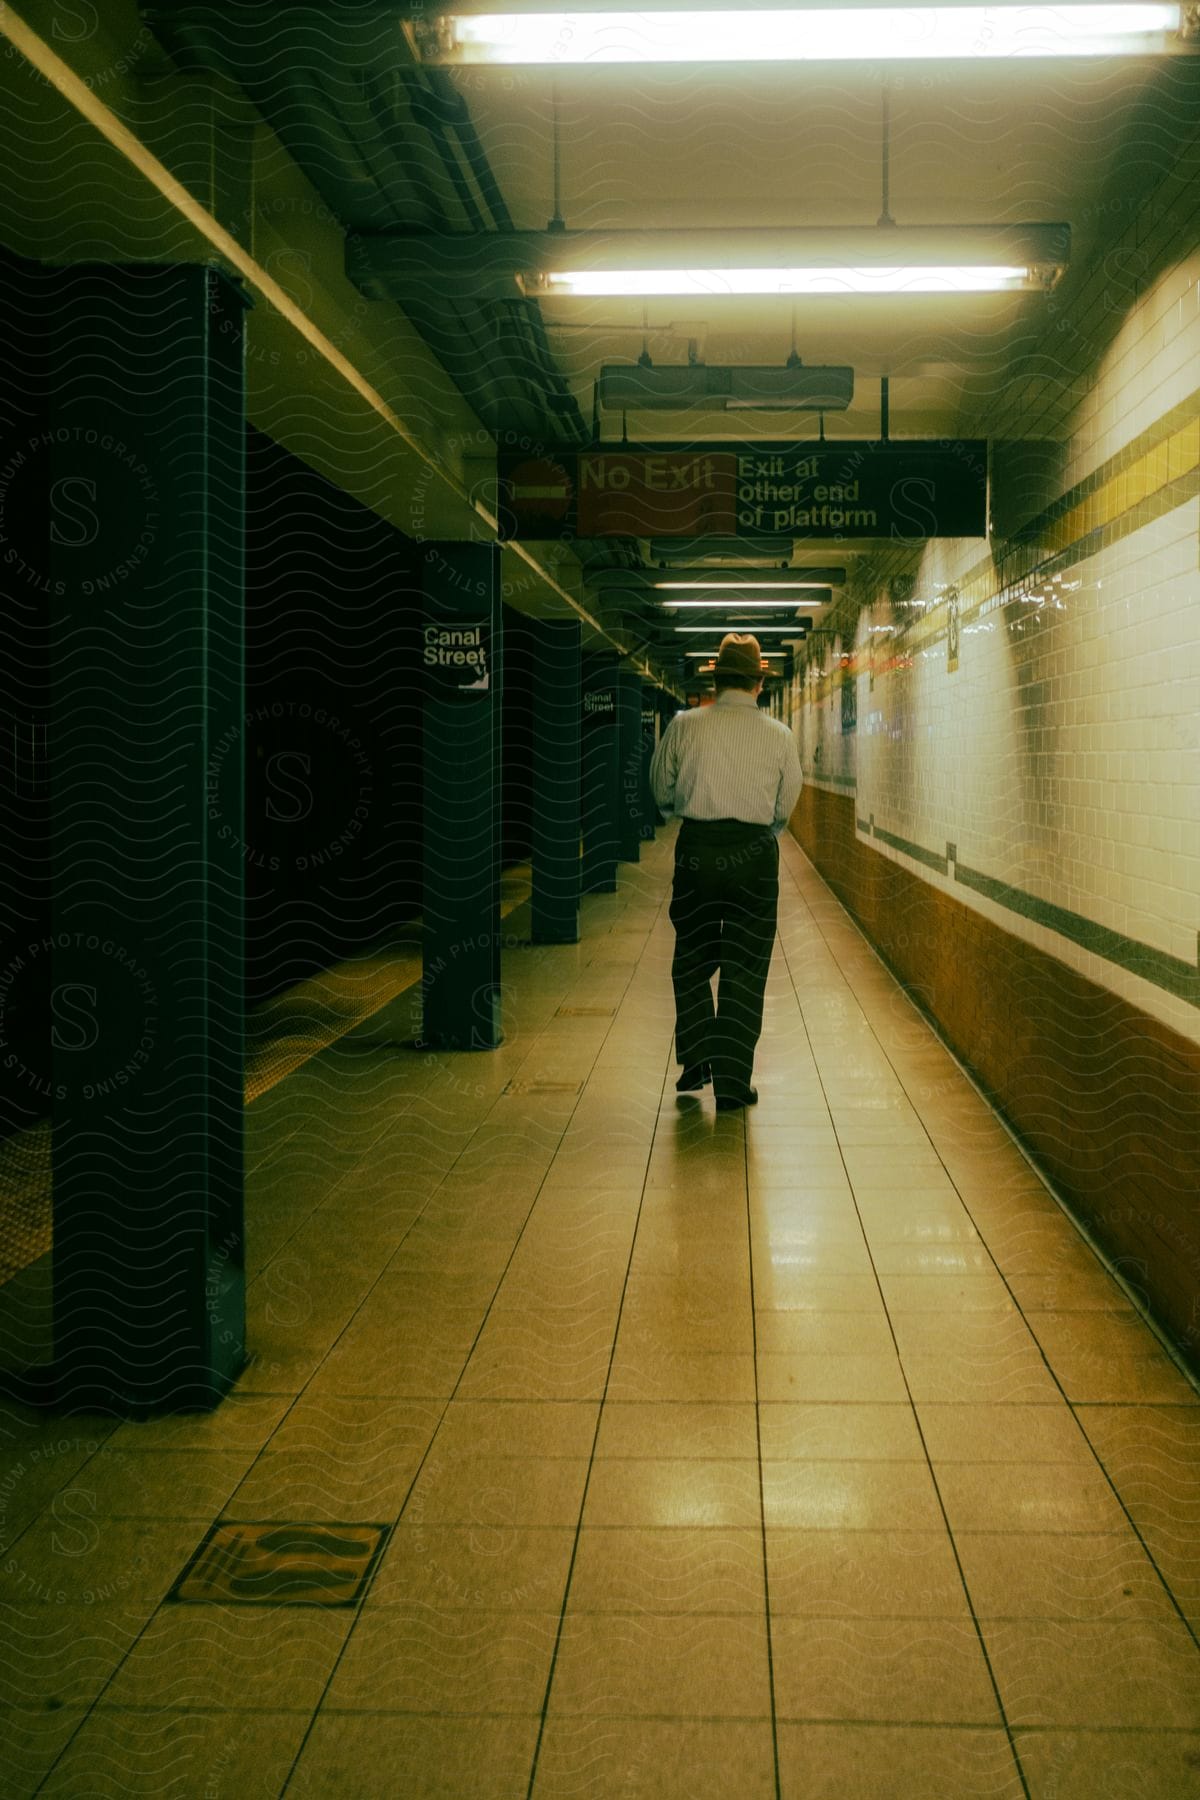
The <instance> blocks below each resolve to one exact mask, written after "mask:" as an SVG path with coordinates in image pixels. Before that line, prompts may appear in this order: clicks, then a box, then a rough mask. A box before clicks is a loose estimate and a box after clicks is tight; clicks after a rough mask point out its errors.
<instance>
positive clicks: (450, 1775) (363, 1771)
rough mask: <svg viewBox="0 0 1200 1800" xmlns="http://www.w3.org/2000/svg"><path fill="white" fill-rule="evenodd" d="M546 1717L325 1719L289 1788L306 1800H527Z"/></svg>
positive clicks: (322, 1715) (325, 1716) (357, 1716)
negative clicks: (542, 1720)
mask: <svg viewBox="0 0 1200 1800" xmlns="http://www.w3.org/2000/svg"><path fill="white" fill-rule="evenodd" d="M539 1722H540V1721H539V1719H538V1716H537V1714H536V1713H535V1714H532V1715H528V1716H525V1717H519V1716H518V1717H510V1718H466V1717H462V1716H456V1717H453V1718H442V1719H439V1718H431V1717H428V1716H422V1715H420V1714H405V1713H395V1712H392V1713H377V1714H370V1713H350V1714H348V1713H338V1712H330V1711H327V1710H324V1711H322V1712H320V1713H319V1714H318V1715H317V1719H316V1723H315V1724H314V1726H313V1730H312V1735H311V1737H310V1738H309V1739H308V1742H307V1743H306V1744H305V1746H304V1753H303V1755H302V1756H301V1758H300V1761H299V1764H298V1765H297V1768H296V1773H295V1775H294V1777H293V1779H292V1781H291V1783H290V1784H289V1787H288V1793H289V1795H295V1796H297V1797H298V1800H329V1796H330V1795H335V1794H336V1795H337V1797H338V1800H379V1797H380V1795H388V1796H395V1797H396V1800H399V1797H400V1796H403V1800H465V1797H466V1796H468V1795H469V1796H470V1800H524V1797H525V1795H526V1793H527V1791H528V1788H529V1772H530V1769H531V1768H532V1766H533V1755H534V1746H535V1745H536V1743H537V1736H538V1726H539Z"/></svg>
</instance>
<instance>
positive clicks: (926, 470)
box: [497, 438, 987, 543]
mask: <svg viewBox="0 0 1200 1800" xmlns="http://www.w3.org/2000/svg"><path fill="white" fill-rule="evenodd" d="M497 472H498V475H499V486H500V537H501V538H502V539H512V538H593V537H657V538H669V537H705V536H722V537H725V536H734V537H749V538H754V537H759V536H763V535H773V536H778V535H782V536H787V537H792V538H802V539H820V540H824V541H837V540H839V539H842V538H862V537H868V538H871V537H877V538H888V539H891V540H894V541H899V542H910V543H911V542H919V541H921V540H922V539H925V538H931V537H982V536H984V534H985V532H986V529H987V444H986V442H984V441H982V440H976V439H952V438H934V439H930V440H927V441H926V440H920V441H915V440H912V439H909V440H905V439H899V440H892V441H887V442H882V443H879V442H870V441H866V440H863V441H859V440H851V439H843V440H842V441H841V442H837V441H833V442H825V443H803V444H797V443H790V444H734V445H729V444H721V445H719V446H708V447H705V446H703V445H701V446H696V445H694V444H692V445H688V444H639V445H630V444H622V445H620V446H619V447H615V448H613V449H597V450H564V451H562V452H561V453H560V452H544V453H541V454H539V455H537V456H532V455H529V454H528V453H525V454H522V453H502V454H501V455H500V457H499V459H498V463H497Z"/></svg>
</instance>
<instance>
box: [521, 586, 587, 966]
mask: <svg viewBox="0 0 1200 1800" xmlns="http://www.w3.org/2000/svg"><path fill="white" fill-rule="evenodd" d="M533 629H534V656H535V664H534V673H533V931H532V936H533V941H534V943H535V944H577V943H578V942H579V890H580V864H579V817H580V737H581V731H580V676H581V665H580V652H579V622H578V620H576V619H547V620H545V621H543V622H542V623H540V624H538V625H535V626H534V628H533Z"/></svg>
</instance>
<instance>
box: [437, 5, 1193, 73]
mask: <svg viewBox="0 0 1200 1800" xmlns="http://www.w3.org/2000/svg"><path fill="white" fill-rule="evenodd" d="M1182 10H1183V9H1182V8H1181V7H1179V6H1161V5H1132V6H1076V5H1071V4H1069V3H1068V4H1065V5H1061V6H1004V5H1000V6H920V7H898V6H872V7H857V6H844V7H821V8H813V9H811V10H809V9H800V8H797V9H794V10H793V9H789V10H786V11H785V10H782V9H780V10H772V9H764V10H762V11H757V10H754V9H752V8H747V9H745V10H735V9H729V10H725V11H709V10H697V11H693V12H633V11H628V12H619V11H613V12H591V13H589V12H580V13H567V12H536V13H535V12H527V13H501V12H497V13H479V14H458V15H452V16H449V17H446V18H442V19H439V20H438V21H437V24H436V26H435V27H434V28H433V31H432V32H431V34H430V36H429V38H428V39H427V40H426V41H425V42H424V43H423V44H422V56H423V58H424V60H426V61H430V62H442V63H558V64H561V63H630V62H633V63H654V62H657V63H676V62H683V63H689V62H771V63H776V62H847V61H849V62H864V61H865V62H879V61H923V60H925V59H928V58H943V57H954V58H960V59H966V60H970V61H980V62H994V61H997V60H1005V59H1008V58H1019V59H1025V58H1028V57H1078V56H1140V55H1146V54H1156V53H1162V52H1164V51H1168V50H1171V49H1174V48H1175V44H1174V43H1173V42H1172V36H1173V34H1176V33H1178V32H1179V30H1180V23H1181V17H1180V15H1181V12H1182Z"/></svg>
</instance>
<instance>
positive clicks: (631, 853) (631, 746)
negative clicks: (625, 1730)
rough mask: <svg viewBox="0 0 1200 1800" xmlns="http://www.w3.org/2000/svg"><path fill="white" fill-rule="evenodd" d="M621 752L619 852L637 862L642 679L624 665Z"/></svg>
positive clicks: (619, 692) (619, 732) (619, 707)
mask: <svg viewBox="0 0 1200 1800" xmlns="http://www.w3.org/2000/svg"><path fill="white" fill-rule="evenodd" d="M617 754H618V756H619V757H620V761H621V806H620V812H619V814H618V840H617V841H618V855H619V856H620V859H621V861H622V862H637V861H638V859H639V857H640V856H641V853H642V679H641V676H640V675H638V674H636V673H635V671H634V670H632V669H622V670H621V671H620V672H619V674H618V676H617Z"/></svg>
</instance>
